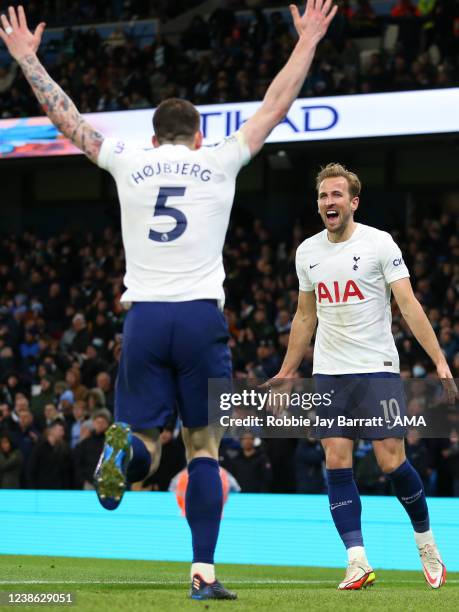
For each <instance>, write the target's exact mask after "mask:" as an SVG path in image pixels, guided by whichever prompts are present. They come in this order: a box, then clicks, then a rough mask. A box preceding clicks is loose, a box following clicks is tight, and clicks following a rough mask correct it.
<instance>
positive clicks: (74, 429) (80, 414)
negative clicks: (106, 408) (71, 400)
mask: <svg viewBox="0 0 459 612" xmlns="http://www.w3.org/2000/svg"><path fill="white" fill-rule="evenodd" d="M72 415H73V423H72V425H71V426H70V448H72V449H73V448H75V446H76V445H77V444H78V442H80V440H81V439H82V436H81V429H82V425H83V423H87V422H88V412H87V407H86V402H83V401H82V400H78V401H77V402H75V404H74V405H73V409H72Z"/></svg>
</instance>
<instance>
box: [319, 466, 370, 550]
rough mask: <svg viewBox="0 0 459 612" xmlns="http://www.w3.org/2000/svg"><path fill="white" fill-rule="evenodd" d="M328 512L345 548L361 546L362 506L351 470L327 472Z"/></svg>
mask: <svg viewBox="0 0 459 612" xmlns="http://www.w3.org/2000/svg"><path fill="white" fill-rule="evenodd" d="M327 480H328V499H329V501H330V512H331V515H332V518H333V522H334V523H335V527H336V529H337V530H338V533H339V535H340V536H341V539H342V540H343V543H344V546H345V547H346V548H351V547H353V546H363V538H362V525H361V515H362V504H361V502H360V495H359V491H358V489H357V485H356V484H355V481H354V476H353V472H352V468H343V469H339V470H327Z"/></svg>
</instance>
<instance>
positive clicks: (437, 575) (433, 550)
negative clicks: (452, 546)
mask: <svg viewBox="0 0 459 612" xmlns="http://www.w3.org/2000/svg"><path fill="white" fill-rule="evenodd" d="M418 549H419V556H420V557H421V563H422V570H423V572H424V578H425V579H426V582H427V584H428V585H429V586H430V587H432V588H433V589H439V588H440V587H441V586H442V585H444V584H445V582H446V567H445V565H444V563H443V561H442V559H441V556H440V553H439V552H438V548H437V546H436V544H435V543H434V542H431V543H428V544H424V546H419V547H418Z"/></svg>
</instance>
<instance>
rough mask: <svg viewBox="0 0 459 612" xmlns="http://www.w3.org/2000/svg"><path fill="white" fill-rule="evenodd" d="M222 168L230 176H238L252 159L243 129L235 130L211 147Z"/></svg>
mask: <svg viewBox="0 0 459 612" xmlns="http://www.w3.org/2000/svg"><path fill="white" fill-rule="evenodd" d="M209 151H212V152H213V153H214V154H215V158H216V160H217V162H218V164H219V165H220V167H221V168H222V170H223V171H224V172H225V173H226V174H227V175H229V176H234V177H235V176H237V174H238V172H239V171H240V169H241V168H242V167H243V166H245V165H246V164H248V163H249V161H250V149H249V146H248V144H247V143H246V141H245V138H244V134H243V133H242V132H241V131H237V132H234V134H232V135H231V136H228V137H227V138H225V139H224V140H222V141H221V142H219V143H218V144H217V145H214V146H213V147H209Z"/></svg>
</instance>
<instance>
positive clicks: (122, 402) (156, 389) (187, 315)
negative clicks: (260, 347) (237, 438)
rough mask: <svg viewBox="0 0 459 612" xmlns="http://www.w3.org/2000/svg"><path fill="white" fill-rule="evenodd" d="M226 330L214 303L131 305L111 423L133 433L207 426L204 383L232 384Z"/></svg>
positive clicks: (146, 303) (196, 301)
mask: <svg viewBox="0 0 459 612" xmlns="http://www.w3.org/2000/svg"><path fill="white" fill-rule="evenodd" d="M228 338H229V334H228V327H227V325H226V320H225V317H224V316H223V313H222V312H221V311H220V309H219V308H218V306H217V302H216V300H194V301H190V302H136V303H134V304H133V306H132V307H131V309H130V310H129V312H128V313H127V316H126V320H125V322H124V328H123V344H122V351H121V360H120V367H119V372H118V378H117V381H116V396H115V418H116V420H117V421H124V422H126V423H128V424H129V425H131V427H132V429H133V430H134V431H136V430H140V429H149V428H152V427H163V426H164V425H165V424H166V422H167V421H168V419H169V418H170V417H171V415H172V413H173V411H174V409H175V407H177V409H178V413H179V416H180V418H181V420H182V423H183V425H184V426H185V427H204V426H206V425H208V405H207V395H208V379H209V378H220V379H227V380H231V376H232V367H231V354H230V350H229V347H228Z"/></svg>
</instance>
